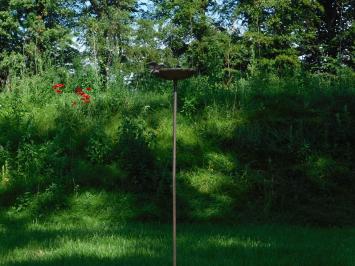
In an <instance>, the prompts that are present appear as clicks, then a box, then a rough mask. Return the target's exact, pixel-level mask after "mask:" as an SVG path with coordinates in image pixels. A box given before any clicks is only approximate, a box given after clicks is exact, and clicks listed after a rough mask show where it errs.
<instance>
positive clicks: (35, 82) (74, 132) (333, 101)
mask: <svg viewBox="0 0 355 266" xmlns="http://www.w3.org/2000/svg"><path fill="white" fill-rule="evenodd" d="M353 11H354V6H353V4H352V2H351V1H345V0H344V1H338V0H334V1H321V0H318V1H288V0H284V1H271V0H270V1H269V0H265V1H264V0H263V1H232V0H223V1H212V0H211V1H200V0H196V1H195V0H194V1H190V0H189V1H185V0H175V1H143V2H142V1H133V0H125V1H76V0H75V1H74V0H71V1H54V2H53V1H25V2H23V1H15V0H11V1H9V0H2V1H1V0H0V49H1V51H0V89H1V93H0V167H1V172H0V206H1V207H5V208H12V207H14V208H15V211H18V212H19V213H22V212H23V211H25V210H26V211H29V212H30V214H29V215H30V216H32V218H39V217H45V216H48V215H50V213H51V212H54V211H60V210H65V209H68V208H70V207H71V206H72V204H73V202H70V201H69V198H70V197H72V196H73V195H77V194H78V193H85V191H93V190H97V191H105V193H109V195H111V196H112V200H113V202H114V201H115V200H116V197H117V200H119V199H120V197H121V196H127V197H128V198H129V205H127V206H129V207H127V206H126V207H127V208H129V209H130V210H131V214H130V215H128V216H125V215H124V214H122V215H123V216H124V217H127V219H136V220H155V221H166V220H167V219H168V217H170V206H171V204H170V198H171V196H170V185H171V173H170V172H171V123H172V118H171V93H170V92H171V88H170V87H171V84H170V83H168V82H164V81H160V80H157V79H156V78H154V77H152V76H151V75H150V74H149V73H148V71H147V67H146V64H147V63H148V62H149V61H152V60H155V61H164V63H166V64H167V65H171V66H176V65H177V64H179V65H182V66H189V67H194V68H195V69H197V72H198V75H197V76H196V77H194V78H192V79H190V80H187V81H184V82H181V83H180V87H179V103H178V104H179V114H178V159H177V160H178V161H177V165H178V204H179V206H178V210H179V211H178V218H179V219H180V221H186V222H188V221H191V222H192V221H220V222H246V221H253V222H281V223H291V224H313V225H325V226H329V225H353V224H354V221H355V212H354V209H355V196H354V193H353V189H354V187H355V179H354V176H355V169H354V163H353V162H354V161H355V154H354V147H355V145H354V144H355V137H354V134H353V132H355V124H354V114H355V109H354V108H355V91H354V90H355V88H354V84H355V75H354V71H353V67H354V61H353V53H354V52H353V37H354V26H353V14H354V12H353ZM78 46H81V47H78ZM55 84H59V85H57V86H55ZM62 84H63V85H62ZM53 85H54V87H53ZM88 88H89V89H88Z"/></svg>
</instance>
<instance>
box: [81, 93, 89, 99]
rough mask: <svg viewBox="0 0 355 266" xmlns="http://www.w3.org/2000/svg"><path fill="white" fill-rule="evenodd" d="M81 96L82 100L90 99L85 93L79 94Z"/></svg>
mask: <svg viewBox="0 0 355 266" xmlns="http://www.w3.org/2000/svg"><path fill="white" fill-rule="evenodd" d="M81 96H82V99H90V97H91V96H90V95H89V94H86V93H83V94H81Z"/></svg>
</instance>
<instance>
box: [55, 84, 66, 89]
mask: <svg viewBox="0 0 355 266" xmlns="http://www.w3.org/2000/svg"><path fill="white" fill-rule="evenodd" d="M64 86H65V85H64V84H62V83H58V84H55V85H53V86H52V89H58V88H63V87H64Z"/></svg>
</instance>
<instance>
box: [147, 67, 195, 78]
mask: <svg viewBox="0 0 355 266" xmlns="http://www.w3.org/2000/svg"><path fill="white" fill-rule="evenodd" d="M152 73H153V74H154V75H156V76H157V77H159V78H162V79H166V80H174V81H175V80H183V79H187V78H189V77H191V76H192V75H193V74H195V70H193V69H191V68H160V69H156V70H153V72H152Z"/></svg>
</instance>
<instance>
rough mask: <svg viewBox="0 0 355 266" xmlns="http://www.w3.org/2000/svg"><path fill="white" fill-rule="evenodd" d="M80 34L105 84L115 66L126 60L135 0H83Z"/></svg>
mask: <svg viewBox="0 0 355 266" xmlns="http://www.w3.org/2000/svg"><path fill="white" fill-rule="evenodd" d="M79 3H80V7H81V8H80V16H81V20H80V25H79V28H81V29H82V30H83V32H84V34H83V35H82V36H81V37H82V39H83V40H84V41H85V43H86V45H87V47H88V49H89V52H90V53H91V56H92V58H93V60H94V62H95V63H96V64H97V65H98V67H99V71H100V74H101V76H102V78H103V83H104V84H105V85H106V84H107V82H108V80H109V77H110V69H111V68H112V67H113V66H119V64H121V63H124V62H126V61H127V49H128V47H129V42H130V36H131V31H132V27H131V25H132V24H133V13H134V11H135V4H136V1H135V0H124V1H118V0H111V1H97V0H90V1H83V0H80V1H79Z"/></svg>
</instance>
